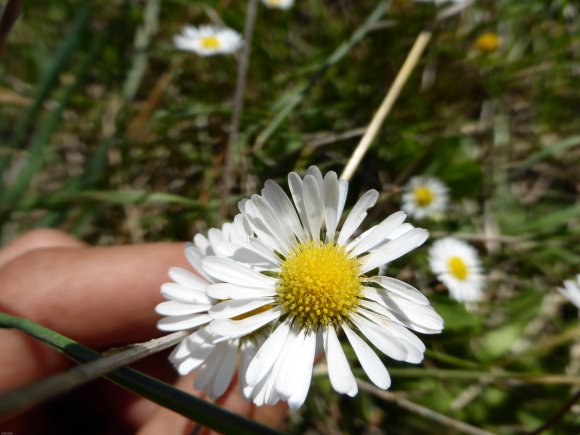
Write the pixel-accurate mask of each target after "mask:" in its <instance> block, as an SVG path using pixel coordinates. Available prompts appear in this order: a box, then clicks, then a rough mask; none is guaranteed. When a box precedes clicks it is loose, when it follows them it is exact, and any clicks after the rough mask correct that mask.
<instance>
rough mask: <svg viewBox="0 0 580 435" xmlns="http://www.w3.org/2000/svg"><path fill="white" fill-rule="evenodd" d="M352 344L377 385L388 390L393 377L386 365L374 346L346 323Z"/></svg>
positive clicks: (346, 330) (367, 372)
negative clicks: (373, 348)
mask: <svg viewBox="0 0 580 435" xmlns="http://www.w3.org/2000/svg"><path fill="white" fill-rule="evenodd" d="M342 329H343V330H344V332H345V334H346V337H347V338H348V341H349V342H350V345H351V346H352V348H353V350H354V353H356V357H357V358H358V360H359V362H360V365H361V366H362V368H363V370H364V371H365V373H366V374H367V376H368V377H369V379H370V380H371V382H372V383H373V384H375V385H376V386H377V387H379V388H382V389H383V390H386V389H387V388H389V387H390V386H391V377H390V376H389V372H388V371H387V369H386V367H385V365H384V364H383V363H382V361H381V360H380V358H379V357H378V356H377V354H376V353H375V352H374V350H372V348H371V347H370V346H369V345H368V344H366V343H365V342H364V340H362V339H361V338H360V337H359V336H358V335H357V334H355V332H354V331H353V330H352V329H350V328H349V327H348V326H347V325H346V324H343V325H342Z"/></svg>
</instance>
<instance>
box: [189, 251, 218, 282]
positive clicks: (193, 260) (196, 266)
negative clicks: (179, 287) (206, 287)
mask: <svg viewBox="0 0 580 435" xmlns="http://www.w3.org/2000/svg"><path fill="white" fill-rule="evenodd" d="M185 258H187V261H189V264H191V267H193V270H194V271H195V272H196V273H197V274H199V275H200V276H201V277H202V278H204V279H205V280H206V281H209V282H213V280H212V278H211V277H210V276H209V275H208V274H206V273H205V272H204V270H203V266H202V264H201V262H202V260H203V258H204V255H203V254H202V253H201V252H200V251H199V249H197V248H195V247H193V246H187V245H186V248H185Z"/></svg>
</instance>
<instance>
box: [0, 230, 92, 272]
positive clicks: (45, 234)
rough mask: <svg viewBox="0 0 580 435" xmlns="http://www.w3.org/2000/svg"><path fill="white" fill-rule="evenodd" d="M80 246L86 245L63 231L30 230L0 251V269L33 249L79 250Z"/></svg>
mask: <svg viewBox="0 0 580 435" xmlns="http://www.w3.org/2000/svg"><path fill="white" fill-rule="evenodd" d="M82 246H86V244H85V243H84V242H81V241H80V240H78V239H75V238H74V237H72V236H71V235H69V234H67V233H65V232H64V231H60V230H53V229H51V228H39V229H36V230H31V231H28V232H27V233H25V234H24V235H22V236H20V237H18V238H17V239H15V240H13V241H12V242H10V244H8V245H7V246H5V247H3V248H2V249H1V250H0V267H2V266H4V265H5V264H7V263H8V262H10V261H11V260H14V259H15V258H17V257H19V256H21V255H23V254H25V253H26V252H30V251H34V250H35V249H43V248H54V247H61V248H62V247H69V248H80V247H82Z"/></svg>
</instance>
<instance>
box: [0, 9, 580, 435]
mask: <svg viewBox="0 0 580 435" xmlns="http://www.w3.org/2000/svg"><path fill="white" fill-rule="evenodd" d="M297 3H298V5H297V6H296V7H294V8H293V9H291V10H290V11H289V12H287V13H285V12H279V11H274V10H268V9H266V8H263V7H260V8H259V12H258V18H257V26H256V33H255V35H254V46H253V53H252V59H251V64H250V68H249V76H248V88H247V92H246V98H245V107H244V112H243V117H242V122H241V137H240V149H239V153H238V162H237V164H236V165H235V166H234V169H235V172H234V174H233V175H234V177H235V180H236V188H235V190H234V191H233V192H232V197H231V198H229V199H231V203H232V204H235V203H236V202H237V200H238V199H240V198H242V197H244V196H247V195H250V194H252V193H255V191H256V190H258V189H259V188H260V186H261V185H262V184H263V182H264V181H265V180H266V179H268V178H273V179H275V180H277V181H279V182H281V183H285V177H286V175H287V173H288V172H289V171H291V170H298V171H301V170H303V169H305V168H307V167H308V166H309V165H311V164H316V165H318V166H320V167H321V168H322V169H323V171H324V170H331V169H332V170H336V171H337V172H341V171H342V169H343V168H344V166H345V164H346V162H347V161H348V159H349V157H350V155H351V153H352V151H353V150H354V148H355V146H356V143H357V141H358V138H359V137H360V136H359V135H356V134H355V135H350V136H349V137H347V138H346V139H340V140H339V139H333V137H334V136H335V135H342V134H343V133H346V132H349V131H355V130H357V129H360V128H363V127H365V126H366V125H367V124H368V123H369V121H370V119H371V118H372V116H373V114H374V112H375V110H376V108H377V107H378V106H379V105H380V103H381V101H382V99H383V97H384V95H385V93H386V92H387V90H388V87H389V85H390V84H391V83H392V81H393V79H394V77H395V75H396V73H397V71H398V68H399V67H400V65H401V64H402V62H403V60H404V58H405V56H406V54H407V52H408V50H409V49H410V47H411V46H412V44H413V41H414V38H415V37H416V35H417V34H418V33H419V32H420V31H421V30H422V29H423V28H424V27H425V26H426V25H428V24H429V22H430V17H432V16H433V14H434V12H435V8H434V7H433V6H431V5H428V4H427V5H426V4H421V5H413V4H411V2H404V1H401V0H399V1H392V2H391V4H390V5H389V7H388V8H387V11H386V12H385V13H384V15H382V17H381V18H379V21H378V22H375V23H374V24H372V25H370V26H365V25H364V23H365V20H368V19H369V16H371V14H372V13H373V10H374V8H375V7H376V5H377V2H374V1H371V0H360V1H356V2H348V1H341V2H331V1H324V2H323V1H315V0H300V1H298V2H297ZM244 4H245V2H234V1H229V0H221V1H217V0H212V1H207V2H206V3H201V2H188V1H184V0H180V1H177V0H173V1H168V2H159V1H153V0H152V1H148V2H132V1H119V2H103V1H94V2H91V3H90V4H89V3H87V2H81V1H78V0H59V1H53V2H40V3H38V2H24V5H23V16H22V18H21V19H20V21H19V22H18V23H17V24H16V26H15V27H14V29H13V30H12V32H11V34H10V37H9V40H8V44H7V46H6V49H5V52H4V54H3V56H2V58H0V169H2V171H1V175H0V176H1V178H0V222H1V225H2V227H1V229H2V231H1V240H2V241H3V242H7V241H9V240H11V239H12V238H14V237H16V236H17V235H18V234H21V233H23V232H25V231H26V230H27V229H30V228H34V227H37V226H56V227H59V228H63V229H65V230H68V231H71V232H73V233H75V234H77V235H78V236H79V237H81V238H82V239H84V240H86V241H88V242H90V243H94V244H104V243H130V242H138V241H140V240H141V236H142V237H143V238H144V240H145V241H150V242H153V241H160V240H189V239H191V238H192V237H193V235H194V234H195V233H196V232H198V231H204V230H205V229H207V228H209V227H212V226H216V225H219V224H220V221H219V217H218V210H219V204H220V201H221V198H222V195H221V192H220V190H219V186H220V179H221V168H222V166H223V164H224V158H225V154H226V143H227V137H228V128H229V120H230V116H231V113H230V109H231V98H232V96H233V91H234V85H235V77H236V59H235V58H234V57H210V58H200V57H197V56H195V55H193V54H190V53H185V52H179V51H177V50H175V49H174V47H173V45H172V37H173V35H174V34H175V33H177V32H178V31H179V30H180V28H181V26H182V25H184V24H186V23H193V24H200V23H205V22H207V21H209V17H208V15H207V13H206V8H207V9H208V10H213V11H215V13H217V14H218V15H219V16H220V17H221V19H222V20H223V21H224V22H225V23H226V24H227V25H229V26H231V27H234V28H236V29H238V30H239V31H242V27H243V21H244V9H243V7H244ZM87 5H88V6H87ZM144 5H145V6H144ZM574 8H575V10H576V14H578V13H580V12H579V11H578V8H577V6H574V2H571V1H565V0H553V1H547V0H529V1H525V2H514V1H509V0H491V1H486V2H477V4H476V5H475V6H472V7H470V8H469V9H467V10H466V11H464V12H463V13H462V14H461V15H459V16H455V17H452V18H451V19H449V20H447V21H445V22H444V23H442V24H441V25H440V26H439V27H438V28H437V29H436V31H435V33H434V36H433V39H432V41H431V42H430V44H429V46H428V48H427V51H426V54H425V55H424V57H423V59H422V61H421V62H420V63H419V66H418V68H417V69H416V70H415V71H414V73H413V74H412V76H411V78H410V80H409V82H408V83H407V84H406V86H405V88H404V89H403V92H402V94H401V97H400V98H399V100H398V101H397V103H396V104H395V107H394V110H393V111H392V113H391V115H390V116H389V118H388V119H387V121H386V123H385V125H384V126H383V128H382V129H381V131H380V133H379V136H378V137H377V139H376V140H375V142H374V143H373V146H372V147H371V149H370V151H369V153H368V154H367V156H366V157H365V159H364V160H363V162H362V165H361V166H360V167H359V169H358V171H357V172H356V173H355V175H354V178H353V180H352V182H351V187H350V192H349V200H348V204H351V205H352V203H353V200H354V199H356V198H357V197H358V196H359V195H360V194H361V192H364V191H365V190H367V189H369V188H376V189H378V190H379V191H382V192H384V193H385V194H384V195H383V198H384V200H381V202H380V204H379V207H378V209H379V210H380V215H374V216H373V219H375V220H378V219H380V218H381V215H386V214H387V213H390V212H392V211H395V210H398V209H399V207H400V194H399V188H400V187H401V186H402V185H404V183H405V182H406V181H407V180H408V178H409V177H410V176H412V175H415V174H430V175H435V176H437V177H439V178H441V179H442V180H444V181H445V182H446V183H447V184H448V185H449V187H450V189H451V194H452V200H453V205H452V210H451V211H450V213H449V214H448V215H447V216H446V218H445V219H444V220H439V221H427V222H421V223H420V225H421V226H423V227H425V228H428V229H429V230H430V231H432V232H436V233H437V234H443V233H445V234H447V233H462V234H463V233H468V234H477V235H483V236H498V235H501V236H516V237H517V239H506V240H507V241H506V242H502V243H500V244H499V246H493V244H491V243H485V242H484V241H481V240H480V241H476V242H473V243H474V245H475V246H476V247H477V248H478V250H479V252H480V253H481V257H482V260H483V263H484V265H485V269H486V271H487V273H488V275H489V284H488V286H487V289H486V294H487V297H486V301H485V302H483V303H482V304H480V305H479V306H478V307H476V308H474V309H473V310H472V311H466V310H465V309H464V308H463V306H461V305H459V304H457V303H455V302H453V301H451V300H449V298H448V296H447V294H446V292H445V291H443V290H441V288H440V286H438V285H437V282H436V280H435V278H434V277H433V275H432V274H431V272H430V271H429V269H428V267H427V262H426V260H425V257H426V249H421V250H419V251H417V252H415V253H413V254H412V255H411V256H410V257H409V260H408V261H401V262H398V263H397V264H395V265H394V267H393V268H390V269H389V271H392V273H393V274H394V275H397V274H403V275H405V276H406V277H409V276H411V277H412V278H411V279H410V280H408V281H410V282H413V283H414V284H417V285H418V286H419V287H420V288H421V289H422V290H423V291H424V292H425V293H426V294H427V295H428V297H429V298H430V299H431V300H432V301H433V303H434V306H435V307H436V309H437V310H438V311H439V312H440V313H441V314H442V315H443V316H444V318H445V320H446V324H447V328H446V330H445V331H444V333H443V334H441V335H439V336H432V337H431V336H429V337H425V336H423V338H425V341H426V344H427V348H428V349H430V350H432V353H428V354H427V356H426V360H425V363H424V365H425V366H426V367H428V368H432V369H442V370H451V372H449V373H450V375H449V376H448V377H445V378H442V377H439V376H434V375H433V376H430V375H429V373H431V372H426V374H424V375H422V376H412V375H410V373H412V372H405V371H404V370H408V369H410V367H409V366H408V365H402V364H398V363H394V362H393V361H390V360H388V359H386V358H385V361H386V363H387V366H388V367H392V368H393V369H394V370H393V386H392V391H395V392H403V393H404V394H405V396H406V398H407V399H409V400H411V401H414V402H416V403H419V404H421V405H424V406H426V407H428V408H431V409H433V410H435V411H438V412H441V413H443V414H446V415H448V416H450V417H452V418H454V419H457V420H460V421H464V422H467V423H470V424H472V425H475V426H478V427H481V428H484V429H486V430H489V431H491V432H494V433H502V434H509V433H517V432H520V431H526V430H531V429H533V428H535V427H537V426H538V425H539V424H541V423H542V422H544V421H546V420H547V419H548V418H549V417H550V416H551V415H552V414H553V413H554V412H555V411H556V410H557V409H558V408H559V407H560V406H562V405H563V404H564V402H565V400H566V397H568V396H569V395H571V387H570V386H569V385H562V384H550V383H549V382H546V383H542V384H528V383H525V382H524V383H521V382H509V381H507V380H505V379H503V378H501V377H494V378H490V379H486V378H485V376H482V377H480V378H473V377H465V376H462V375H461V373H462V371H463V370H466V369H474V370H478V371H481V372H484V373H485V372H486V371H488V372H491V371H494V370H506V371H508V372H517V373H520V374H526V373H529V374H533V373H548V374H565V373H566V370H567V367H568V365H569V363H570V347H571V346H572V345H573V343H574V341H575V338H574V336H572V337H569V335H567V336H566V337H568V338H567V339H560V340H559V337H561V336H564V335H565V334H566V331H570V330H575V329H574V328H575V326H576V325H577V322H578V319H577V315H576V314H577V313H576V309H575V308H574V307H572V306H571V305H569V304H568V305H561V306H559V307H558V308H557V310H556V312H555V313H551V314H548V313H546V312H544V311H543V309H542V301H544V300H545V299H546V298H547V297H549V295H551V294H553V293H554V292H555V287H557V286H558V285H560V284H561V282H562V281H563V280H564V279H568V278H571V277H572V276H573V275H575V274H577V273H578V272H579V267H578V264H579V259H580V248H579V246H580V243H579V242H580V208H579V206H578V198H579V186H580V178H579V177H580V175H579V174H580V171H579V168H580V147H579V144H580V140H579V136H578V134H579V133H578V132H579V131H580V118H579V117H578V101H580V88H579V87H578V74H579V73H578V71H579V68H580V63H579V61H578V53H579V44H580V25H579V24H578V18H577V15H576V18H575V19H573V18H572V15H571V13H570V11H571V10H572V9H574ZM377 18H378V17H376V16H375V17H372V16H371V19H375V20H376V19H377ZM357 29H358V33H357ZM361 29H362V30H361ZM486 31H494V32H498V33H499V35H500V36H501V38H502V44H501V46H500V47H499V49H498V50H497V51H495V52H493V53H489V54H482V53H478V52H476V51H475V49H474V48H473V43H474V41H475V40H476V38H477V36H478V35H480V34H481V33H483V32H486ZM353 35H356V36H355V39H354V40H353V39H351V38H353ZM14 96H17V97H18V98H14ZM321 138H322V139H324V141H323V142H325V143H323V144H321V145H317V144H316V143H315V141H318V140H319V139H321ZM129 208H130V214H131V216H133V217H134V216H137V217H138V219H136V220H135V219H134V218H132V220H131V222H132V223H133V225H134V224H135V222H136V225H138V226H139V231H134V228H132V227H131V226H130V225H129V224H128V223H127V222H128V219H127V214H128V213H129ZM235 212H236V210H235V207H234V206H232V208H231V210H230V213H229V216H230V217H231V216H233V215H234V214H235ZM486 222H487V224H490V223H491V226H488V228H489V227H495V228H497V232H498V234H493V233H486V232H485V229H484V228H485V224H486ZM136 234H139V236H137V235H136ZM428 244H429V242H428ZM390 273H391V272H390ZM534 322H540V323H541V325H542V327H541V328H540V332H539V335H538V336H534V337H527V338H528V339H530V338H531V340H530V342H529V344H528V345H527V347H525V346H524V347H525V349H523V351H522V352H521V353H519V354H516V353H514V352H513V349H514V346H516V345H517V343H518V342H520V341H521V340H523V338H525V335H526V334H527V333H529V332H530V331H529V329H528V327H529V325H531V324H533V323H534ZM549 343H555V344H554V345H547V344H549ZM412 368H413V369H415V367H412ZM455 369H456V370H458V371H457V373H458V375H457V376H453V371H452V370H455ZM405 373H407V375H405ZM398 374H400V375H398ZM576 375H577V373H576ZM362 377H363V378H364V375H363V376H362ZM474 385H480V386H481V389H480V391H479V392H478V393H476V394H475V395H474V397H473V398H472V400H471V401H468V402H467V403H465V404H464V406H462V407H458V406H457V399H458V397H460V396H461V395H462V393H463V392H464V391H465V389H466V388H468V387H472V386H474ZM329 419H331V420H332V421H333V422H334V423H333V424H334V425H335V426H336V430H339V429H340V430H342V431H345V432H360V431H364V430H368V431H374V430H376V429H379V430H382V431H386V432H389V433H400V434H413V433H448V430H449V429H447V428H445V427H439V426H433V423H431V422H430V421H429V420H427V419H424V418H420V417H418V416H416V415H414V414H412V413H409V412H408V411H401V410H400V409H399V408H398V407H397V406H396V405H395V404H393V403H388V402H385V401H382V400H380V399H378V398H376V397H374V396H372V395H371V394H369V393H360V394H359V395H358V396H357V397H356V398H354V399H350V398H346V397H340V396H338V395H336V394H335V393H334V392H332V389H331V387H330V384H329V382H328V379H327V378H326V377H325V376H319V377H315V380H314V382H313V387H312V390H311V393H310V395H309V399H308V401H307V404H306V405H305V406H304V407H303V408H302V410H301V411H300V412H299V413H298V414H296V415H293V416H292V419H291V426H290V427H291V429H292V430H293V431H295V432H296V433H300V432H304V430H306V429H307V428H313V429H314V430H317V431H321V432H323V428H324V427H325V425H326V424H327V422H328V421H329ZM579 428H580V417H579V414H578V411H577V410H575V409H573V410H572V411H570V412H568V413H567V414H566V415H565V416H564V418H563V419H562V420H561V421H560V422H558V423H557V424H556V426H555V427H554V428H553V429H552V430H553V433H574V432H577V431H578V430H579Z"/></svg>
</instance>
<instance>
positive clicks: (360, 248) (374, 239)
mask: <svg viewBox="0 0 580 435" xmlns="http://www.w3.org/2000/svg"><path fill="white" fill-rule="evenodd" d="M406 217H407V215H406V214H405V213H404V212H402V211H398V212H396V213H393V214H392V215H390V216H389V217H388V218H386V219H385V220H384V221H382V222H381V223H380V224H379V225H377V226H375V227H374V229H373V230H372V231H371V232H370V233H368V234H366V236H365V237H364V238H362V239H360V240H357V241H356V244H354V243H351V244H349V246H347V248H346V250H347V251H350V254H351V255H357V256H358V255H360V254H362V253H363V252H368V251H370V250H371V249H373V248H375V247H376V246H377V245H379V244H381V243H382V242H383V241H385V240H388V239H391V237H390V236H391V233H392V232H393V231H395V230H396V229H397V228H398V227H400V226H401V224H402V223H403V222H404V221H405V219H406ZM352 245H354V246H352ZM349 248H350V249H349Z"/></svg>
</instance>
